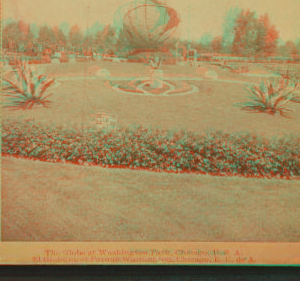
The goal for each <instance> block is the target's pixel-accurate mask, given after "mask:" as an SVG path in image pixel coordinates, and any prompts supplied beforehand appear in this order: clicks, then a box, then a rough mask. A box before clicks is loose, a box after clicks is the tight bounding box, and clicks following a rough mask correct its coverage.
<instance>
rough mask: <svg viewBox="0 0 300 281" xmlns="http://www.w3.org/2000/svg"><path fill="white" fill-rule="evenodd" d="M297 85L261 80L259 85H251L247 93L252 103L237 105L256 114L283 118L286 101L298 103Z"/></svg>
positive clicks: (286, 80)
mask: <svg viewBox="0 0 300 281" xmlns="http://www.w3.org/2000/svg"><path fill="white" fill-rule="evenodd" d="M298 88H299V83H290V81H289V79H281V80H279V81H277V80H276V79H273V80H263V79H262V80H261V82H260V84H259V85H251V86H250V87H249V88H247V91H248V92H249V93H250V94H251V96H250V98H251V99H252V101H250V102H245V103H238V104H237V105H238V106H241V107H242V109H243V110H247V111H250V112H257V113H268V114H271V115H275V114H279V115H282V116H284V117H288V116H287V115H286V113H287V111H291V110H289V109H288V108H285V107H283V105H284V104H285V103H287V102H288V101H293V102H300V99H299V95H297V93H295V92H296V91H297V90H298Z"/></svg>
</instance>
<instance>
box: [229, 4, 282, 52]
mask: <svg viewBox="0 0 300 281" xmlns="http://www.w3.org/2000/svg"><path fill="white" fill-rule="evenodd" d="M278 38H279V32H278V31H277V30H276V28H275V26H274V25H271V23H270V20H269V17H268V14H265V15H263V16H260V17H259V18H258V17H257V15H256V13H255V12H251V11H249V10H247V11H242V12H241V13H240V14H239V15H238V17H237V19H236V23H235V26H234V40H233V44H232V52H233V53H235V54H239V55H244V56H256V55H261V56H271V55H273V54H275V52H276V48H277V40H278Z"/></svg>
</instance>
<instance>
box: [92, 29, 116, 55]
mask: <svg viewBox="0 0 300 281" xmlns="http://www.w3.org/2000/svg"><path fill="white" fill-rule="evenodd" d="M116 43H117V34H116V30H115V28H114V27H112V26H111V25H106V26H105V27H104V29H103V31H98V32H97V34H96V36H95V40H94V44H95V45H96V46H97V49H98V50H99V51H102V52H104V53H114V52H115V51H116Z"/></svg>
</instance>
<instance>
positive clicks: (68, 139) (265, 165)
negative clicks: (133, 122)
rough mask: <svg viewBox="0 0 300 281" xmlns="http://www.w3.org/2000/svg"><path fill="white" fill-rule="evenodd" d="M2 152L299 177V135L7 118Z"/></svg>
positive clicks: (52, 159) (108, 163)
mask: <svg viewBox="0 0 300 281" xmlns="http://www.w3.org/2000/svg"><path fill="white" fill-rule="evenodd" d="M2 138H3V140H2V153H3V155H13V156H17V157H26V158H31V159H36V160H42V161H49V162H71V163H74V164H86V165H100V166H105V167H119V168H132V169H142V170H143V169H145V170H152V171H167V172H177V173H178V172H196V173H202V174H211V175H223V176H244V177H266V178H272V177H276V178H285V179H289V178H300V138H289V139H288V138H285V139H276V140H275V139H273V140H267V139H263V138H259V137H256V136H253V135H250V134H244V135H237V134H236V135H234V134H225V133H222V132H214V133H211V132H210V133H205V134H196V133H186V132H176V133H171V132H168V131H163V130H150V129H147V128H143V127H138V128H135V129H124V128H122V129H117V130H116V131H114V132H104V131H94V130H85V131H84V132H82V131H80V130H76V129H72V130H70V129H58V128H51V127H45V126H42V125H34V124H32V123H24V122H12V121H9V122H5V123H4V124H3V135H2Z"/></svg>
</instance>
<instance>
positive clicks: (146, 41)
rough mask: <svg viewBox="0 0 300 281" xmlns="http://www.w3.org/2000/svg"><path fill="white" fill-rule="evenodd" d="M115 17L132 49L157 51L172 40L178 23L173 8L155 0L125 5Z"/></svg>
mask: <svg viewBox="0 0 300 281" xmlns="http://www.w3.org/2000/svg"><path fill="white" fill-rule="evenodd" d="M116 17H117V25H118V26H119V27H120V29H121V30H122V32H123V35H124V36H125V38H126V39H127V41H128V42H129V44H130V47H131V48H132V49H152V50H155V49H159V48H160V47H161V46H163V44H164V43H166V42H168V41H169V40H170V39H171V38H172V36H173V35H174V33H175V31H176V29H177V26H178V24H179V22H180V20H179V17H178V14H177V12H176V11H175V10H174V9H173V8H171V7H169V6H167V5H165V4H162V3H161V2H158V1H156V0H151V1H150V0H144V1H136V2H132V3H130V4H127V5H125V6H123V7H121V9H119V10H118V12H117V13H116Z"/></svg>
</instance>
